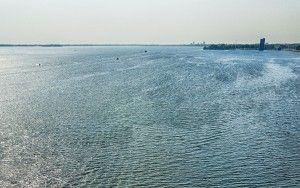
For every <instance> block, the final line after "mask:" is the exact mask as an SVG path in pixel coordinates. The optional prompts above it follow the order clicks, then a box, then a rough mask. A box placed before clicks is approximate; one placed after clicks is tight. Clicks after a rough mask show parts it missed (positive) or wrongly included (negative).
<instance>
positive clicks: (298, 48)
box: [0, 43, 300, 52]
mask: <svg viewBox="0 0 300 188" xmlns="http://www.w3.org/2000/svg"><path fill="white" fill-rule="evenodd" d="M80 46H82V47H84V46H187V47H201V48H203V50H258V49H259V44H0V47H80ZM265 50H278V51H280V50H285V51H295V52H300V43H290V44H287V43H286V44H280V43H278V44H266V45H265Z"/></svg>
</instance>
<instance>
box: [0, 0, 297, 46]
mask: <svg viewBox="0 0 300 188" xmlns="http://www.w3.org/2000/svg"><path fill="white" fill-rule="evenodd" d="M260 37H266V38H267V42H300V0H0V43H187V42H192V41H197V42H198V41H199V42H202V41H206V42H226V43H237V42H258V39H259V38H260Z"/></svg>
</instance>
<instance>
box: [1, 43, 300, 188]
mask: <svg viewBox="0 0 300 188" xmlns="http://www.w3.org/2000/svg"><path fill="white" fill-rule="evenodd" d="M145 48H146V49H145ZM145 50H147V51H148V52H147V53H145ZM117 58H119V60H117ZM39 64H40V66H39ZM299 76H300V55H299V53H293V52H284V51H282V52H277V51H265V52H258V51H239V50H237V51H203V50H201V49H200V48H197V47H63V48H41V47H35V48H30V47H28V48H21V47H20V48H1V49H0V187H12V186H15V187H82V186H83V187H84V186H92V187H93V186H95V187H97V186H98V187H143V186H145V187H217V186H219V187H257V186H258V187H280V186H287V187H299V186H300V170H299V169H300V142H299V140H300V77H299Z"/></svg>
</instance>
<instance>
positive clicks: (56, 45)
mask: <svg viewBox="0 0 300 188" xmlns="http://www.w3.org/2000/svg"><path fill="white" fill-rule="evenodd" d="M76 46H83V47H84V46H91V47H92V46H188V47H204V45H200V44H199V45H198V44H197V45H191V44H0V47H76Z"/></svg>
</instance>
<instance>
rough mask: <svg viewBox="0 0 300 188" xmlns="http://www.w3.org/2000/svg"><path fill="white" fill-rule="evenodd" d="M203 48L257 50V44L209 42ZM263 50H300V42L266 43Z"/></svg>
mask: <svg viewBox="0 0 300 188" xmlns="http://www.w3.org/2000/svg"><path fill="white" fill-rule="evenodd" d="M203 49H204V50H259V44H211V45H207V46H204V48H203ZM264 50H275V51H294V52H299V51H300V43H292V44H266V45H265V47H264Z"/></svg>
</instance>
